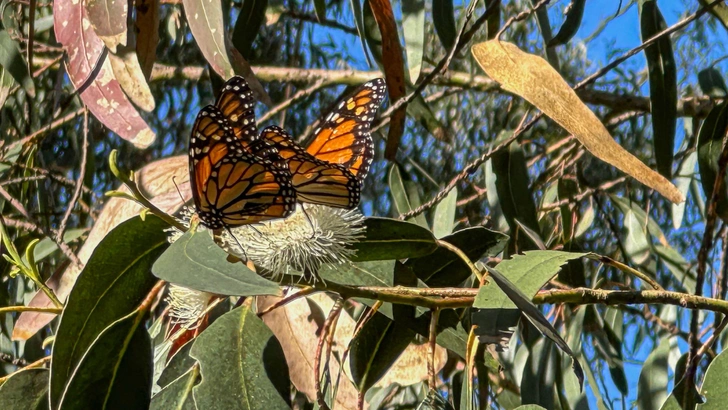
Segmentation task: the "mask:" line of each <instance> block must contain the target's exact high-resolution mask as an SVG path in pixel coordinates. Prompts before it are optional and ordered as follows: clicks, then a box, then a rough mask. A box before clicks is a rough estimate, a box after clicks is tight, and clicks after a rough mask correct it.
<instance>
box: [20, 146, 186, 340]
mask: <svg viewBox="0 0 728 410" xmlns="http://www.w3.org/2000/svg"><path fill="white" fill-rule="evenodd" d="M134 175H135V177H136V182H137V184H138V185H139V188H140V189H141V191H142V192H143V193H144V195H146V196H147V198H149V199H150V200H151V201H152V203H153V204H155V205H156V206H158V207H159V209H161V210H162V211H164V212H167V213H173V212H176V211H177V210H178V209H179V208H180V207H181V206H182V199H181V198H180V197H179V193H178V192H177V188H176V187H175V185H174V182H173V180H172V179H173V178H174V181H176V182H177V185H178V186H179V189H180V191H181V192H182V195H183V196H184V199H185V201H189V200H190V199H191V198H192V192H191V190H190V183H189V179H190V175H189V171H188V169H187V155H180V156H176V157H172V158H166V159H163V160H159V161H156V162H153V163H151V164H149V165H147V166H145V167H144V168H142V169H140V170H138V171H137V172H135V173H134ZM120 190H122V191H126V192H128V190H127V189H126V187H121V188H120ZM141 209H142V208H141V206H139V205H138V204H137V203H135V202H132V201H129V200H127V199H123V198H110V199H109V200H108V201H107V203H106V206H104V209H103V210H102V211H101V213H100V214H99V217H98V218H97V219H96V223H95V224H94V226H93V229H91V232H89V235H88V239H86V242H84V244H83V246H82V247H81V250H80V251H79V252H78V258H79V259H80V260H81V262H83V263H86V262H87V261H88V259H89V258H90V257H91V254H92V253H93V251H94V249H96V245H97V244H98V243H99V242H100V241H101V239H103V238H104V237H105V236H106V234H107V233H109V231H111V230H112V229H113V228H114V227H116V226H117V225H119V224H120V223H122V222H124V221H126V220H127V219H130V218H133V217H134V216H136V215H139V211H141ZM79 273H81V270H80V268H77V267H75V266H69V267H68V268H67V269H66V270H65V271H63V272H62V273H60V274H59V275H57V276H52V277H51V278H50V279H49V280H48V285H49V287H51V289H53V290H54V291H55V292H56V295H57V296H58V298H59V299H61V300H65V299H66V297H67V296H68V294H69V292H70V291H71V288H72V287H73V285H74V284H75V283H76V278H78V275H79ZM28 306H39V307H51V306H53V304H52V303H51V301H50V300H49V299H48V297H47V296H46V295H45V293H43V292H37V293H36V294H35V296H34V297H33V300H31V302H30V303H29V304H28ZM54 317H55V315H51V314H46V313H37V312H23V313H21V314H20V317H19V318H18V321H17V322H16V323H15V328H14V329H13V340H27V339H28V338H30V337H31V336H33V335H34V334H35V333H36V332H37V331H38V330H39V329H40V328H42V327H43V326H45V325H47V324H48V322H50V321H51V320H53V318H54Z"/></svg>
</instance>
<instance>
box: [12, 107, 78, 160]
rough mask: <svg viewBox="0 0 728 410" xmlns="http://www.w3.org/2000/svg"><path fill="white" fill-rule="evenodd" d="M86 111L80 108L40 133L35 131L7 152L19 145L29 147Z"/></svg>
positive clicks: (14, 144) (16, 142)
mask: <svg viewBox="0 0 728 410" xmlns="http://www.w3.org/2000/svg"><path fill="white" fill-rule="evenodd" d="M85 110H86V109H85V108H79V109H78V110H76V111H74V112H72V113H70V114H67V115H65V116H63V117H61V118H59V119H57V120H55V121H53V122H51V123H50V124H48V125H47V126H45V127H43V128H41V129H39V130H38V131H35V132H34V133H32V134H30V135H28V136H27V137H24V138H22V139H20V140H18V141H15V142H14V143H12V144H10V145H9V146H8V148H7V150H8V151H10V150H12V149H13V148H15V147H16V146H18V145H28V144H31V143H34V142H35V141H36V140H37V139H39V138H40V137H41V136H43V135H44V134H46V133H48V132H50V131H53V130H55V129H56V128H60V127H61V126H63V125H64V124H65V123H67V122H70V121H73V120H75V119H76V118H77V117H79V116H81V115H82V114H83V113H84V111H85Z"/></svg>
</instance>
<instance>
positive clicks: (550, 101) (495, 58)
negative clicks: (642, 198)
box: [472, 40, 685, 202]
mask: <svg viewBox="0 0 728 410" xmlns="http://www.w3.org/2000/svg"><path fill="white" fill-rule="evenodd" d="M472 52H473V55H474V56H475V59H476V60H477V61H478V64H480V66H481V67H482V68H483V70H485V72H486V73H487V74H488V75H489V76H490V77H491V78H493V79H494V80H496V81H498V82H499V83H500V84H501V86H502V87H503V88H504V89H505V90H507V91H509V92H512V93H515V94H517V95H519V96H521V97H523V98H524V99H526V100H527V101H528V102H530V103H531V104H533V105H535V106H536V107H538V109H540V110H542V111H543V112H544V113H545V114H546V115H548V116H549V117H551V118H552V119H553V120H554V121H556V122H557V123H558V124H559V125H561V126H562V127H564V128H565V129H566V130H567V131H569V132H571V133H572V134H574V136H575V137H576V138H577V139H578V140H579V141H580V142H581V143H582V144H584V146H585V147H586V148H587V149H588V150H589V151H590V152H591V153H592V154H594V156H596V157H597V158H600V159H601V160H603V161H605V162H607V163H609V164H611V165H614V166H615V167H617V168H619V169H620V170H622V171H624V172H625V173H627V174H628V175H630V176H632V177H633V178H635V179H637V180H638V181H640V182H642V183H643V184H645V185H647V186H649V187H651V188H654V189H655V190H657V191H658V192H659V193H661V194H662V195H664V196H665V197H666V198H667V199H669V200H671V201H672V202H682V201H684V200H685V198H684V197H683V195H682V194H681V193H680V191H679V190H678V189H677V188H676V187H675V186H674V185H672V184H671V183H670V181H668V180H667V179H665V177H663V176H662V175H659V174H658V173H656V172H655V171H653V170H651V169H650V168H649V167H648V166H646V165H645V164H644V163H642V162H641V161H640V160H639V159H637V158H636V157H635V156H633V155H632V154H630V153H629V152H628V151H627V150H625V149H624V148H622V147H621V146H620V145H619V144H617V143H616V141H614V139H613V138H612V136H611V135H610V134H609V131H607V129H606V128H605V127H604V124H602V122H601V120H599V119H598V118H597V117H596V115H594V113H593V112H592V111H591V110H590V109H589V108H588V107H587V106H586V105H585V104H584V103H583V102H582V101H581V100H580V99H579V97H577V95H576V93H575V92H574V90H573V89H572V88H571V87H570V86H569V85H568V84H567V83H566V81H564V79H563V78H562V77H561V75H559V73H558V72H556V71H555V70H554V69H553V68H552V67H551V65H550V64H549V63H548V62H547V61H546V60H544V59H542V58H541V57H538V56H536V55H533V54H528V53H525V52H523V51H521V50H520V49H519V48H518V47H517V46H515V45H513V44H511V43H506V42H501V41H497V40H491V41H488V42H485V43H480V44H476V45H474V46H473V48H472Z"/></svg>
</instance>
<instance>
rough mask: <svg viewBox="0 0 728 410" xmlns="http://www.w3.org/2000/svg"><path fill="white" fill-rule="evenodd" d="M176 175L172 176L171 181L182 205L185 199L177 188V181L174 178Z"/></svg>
mask: <svg viewBox="0 0 728 410" xmlns="http://www.w3.org/2000/svg"><path fill="white" fill-rule="evenodd" d="M176 177H177V176H176V175H174V176H172V183H173V184H174V187H175V188H177V193H178V194H179V199H181V200H182V205H184V204H186V203H187V201H185V197H184V196H182V191H180V190H179V186H178V185H177V181H175V180H174V179H175V178H176Z"/></svg>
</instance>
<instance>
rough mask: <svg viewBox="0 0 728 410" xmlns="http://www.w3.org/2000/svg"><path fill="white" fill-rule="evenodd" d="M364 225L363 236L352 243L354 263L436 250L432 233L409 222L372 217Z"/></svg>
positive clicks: (423, 253) (416, 254) (421, 253)
mask: <svg viewBox="0 0 728 410" xmlns="http://www.w3.org/2000/svg"><path fill="white" fill-rule="evenodd" d="M364 225H365V227H366V231H365V232H364V238H361V239H359V241H358V242H356V243H354V245H353V248H354V249H355V250H356V255H354V256H353V257H352V260H353V261H356V262H363V261H374V260H392V259H405V258H415V257H421V256H426V255H429V254H431V253H432V252H434V251H435V250H436V249H437V243H436V241H435V237H433V235H432V233H431V232H430V231H429V230H428V229H425V228H422V227H421V226H419V225H416V224H413V223H410V222H404V221H399V220H396V219H389V218H377V217H371V218H367V219H366V220H365V221H364Z"/></svg>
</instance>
